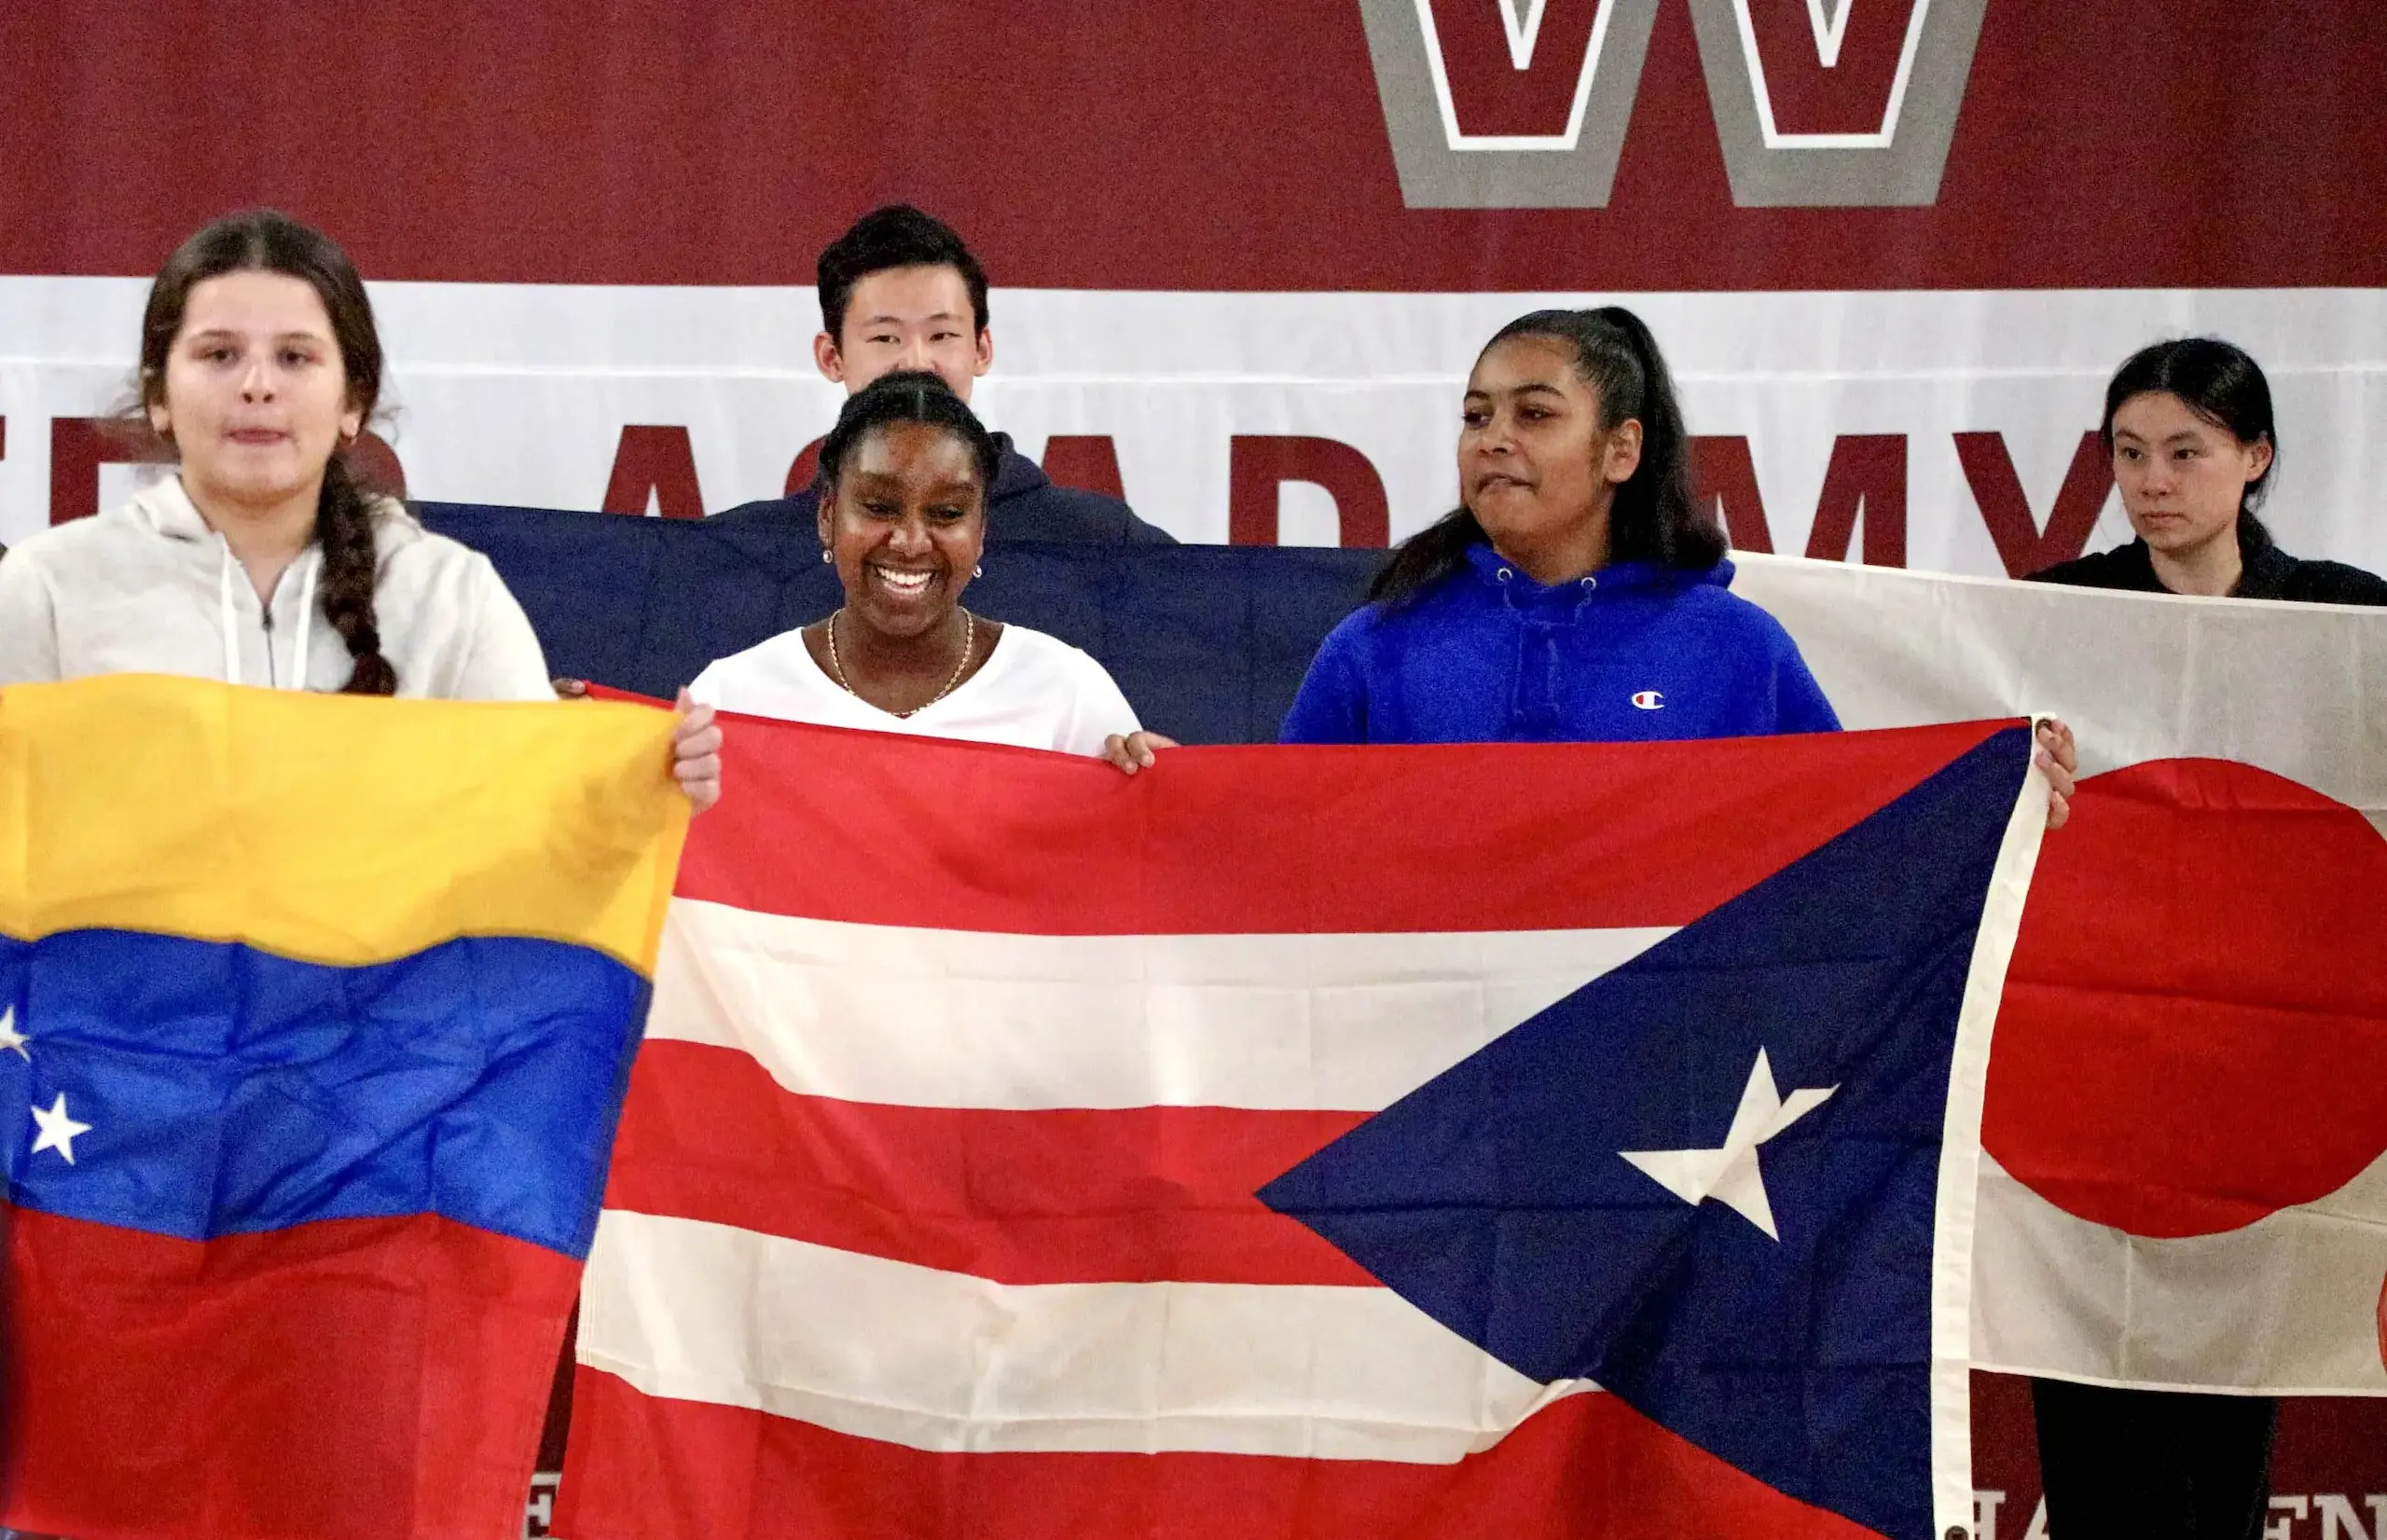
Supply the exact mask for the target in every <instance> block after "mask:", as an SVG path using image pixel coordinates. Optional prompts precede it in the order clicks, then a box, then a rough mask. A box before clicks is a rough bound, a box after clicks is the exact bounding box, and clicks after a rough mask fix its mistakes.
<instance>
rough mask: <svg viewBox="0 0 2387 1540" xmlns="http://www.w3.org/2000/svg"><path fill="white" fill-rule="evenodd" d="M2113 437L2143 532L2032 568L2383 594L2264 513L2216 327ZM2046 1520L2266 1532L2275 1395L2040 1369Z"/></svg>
mask: <svg viewBox="0 0 2387 1540" xmlns="http://www.w3.org/2000/svg"><path fill="white" fill-rule="evenodd" d="M2104 436H2105V447H2106V448H2107V450H2108V451H2109V452H2110V453H2111V454H2112V455H2113V461H2114V479H2115V481H2116V482H2118V484H2119V485H2120V487H2121V493H2122V508H2123V511H2124V512H2125V513H2127V514H2128V515H2129V516H2130V522H2131V528H2132V529H2135V530H2136V531H2137V532H2138V537H2139V538H2138V539H2136V540H2134V541H2132V542H2131V543H2129V544H2128V545H2125V546H2122V547H2121V548H2120V549H2118V550H2114V551H2106V552H2104V553H2102V554H2100V555H2097V556H2092V557H2081V558H2080V559H2079V560H2077V561H2067V562H2065V563H2063V565H2062V566H2059V567H2050V568H2049V569H2048V570H2047V571H2043V572H2038V573H2035V574H2034V576H2035V580H2037V581H2040V582H2046V583H2068V584H2077V585H2079V586H2082V587H2088V588H2129V589H2136V590H2139V591H2141V592H2146V593H2156V594H2162V593H2171V594H2204V595H2213V596H2228V597H2232V598H2272V599H2300V600H2303V601H2305V602H2308V603H2323V604H2381V605H2387V582H2382V581H2381V580H2380V579H2379V578H2377V577H2375V576H2373V575H2372V574H2370V573H2368V572H2366V571H2362V570H2361V569H2360V568H2356V567H2346V566H2342V565H2340V564H2339V563H2337V562H2334V561H2298V560H2297V558H2295V557H2291V556H2289V555H2287V553H2285V552H2284V551H2282V550H2281V549H2280V548H2279V547H2278V546H2277V545H2276V544H2274V543H2272V541H2271V537H2270V530H2269V529H2265V528H2264V527H2263V521H2262V520H2261V519H2259V518H2257V517H2256V516H2255V509H2256V506H2257V505H2258V504H2259V503H2260V502H2262V499H2263V494H2264V493H2265V492H2266V491H2267V490H2269V488H2270V480H2271V472H2272V469H2273V468H2274V466H2275V465H2276V463H2277V461H2278V458H2279V434H2278V430H2277V428H2276V426H2275V425H2274V424H2273V422H2272V420H2271V392H2270V384H2269V382H2268V381H2266V380H2265V379H2264V378H2263V371H2262V369H2261V368H2260V367H2259V366H2257V365H2256V363H2255V361H2254V360H2253V359H2251V358H2249V357H2247V356H2246V354H2245V353H2244V352H2242V351H2240V350H2239V349H2237V348H2234V347H2232V346H2230V345H2229V344H2228V343H2227V342H2222V341H2217V340H2215V339H2214V338H2211V337H2190V338H2188V339H2187V340H2184V341H2179V342H2162V343H2158V344H2157V345H2155V346H2154V347H2152V348H2147V349H2146V350H2144V351H2141V352H2139V353H2137V354H2136V355H2134V356H2133V357H2132V359H2131V360H2130V362H2129V363H2127V364H2123V365H2122V366H2121V370H2120V372H2119V373H2118V374H2116V375H2115V376H2114V379H2113V383H2112V384H2110V385H2108V386H2107V387H2106V388H2105V426H2104ZM2031 1404H2032V1409H2033V1411H2034V1413H2035V1417H2036V1421H2037V1423H2038V1436H2039V1474H2040V1478H2041V1479H2042V1481H2043V1483H2044V1484H2045V1487H2046V1491H2047V1504H2048V1532H2049V1534H2051V1535H2055V1536H2061V1537H2066V1540H2078V1537H2082V1536H2087V1537H2091V1540H2107V1537H2127V1540H2259V1536H2260V1535H2261V1534H2262V1533H2263V1526H2264V1522H2265V1519H2266V1517H2267V1515H2268V1512H2269V1508H2270V1457H2271V1436H2272V1433H2273V1431H2274V1430H2275V1429H2276V1427H2277V1425H2278V1420H2279V1403H2278V1402H2277V1401H2276V1400H2274V1399H2272V1398H2271V1397H2270V1396H2206V1395H2194V1394H2189V1393H2186V1392H2179V1391H2150V1390H2116V1389H2110V1388H2107V1387H2104V1386H2099V1385H2077V1384H2071V1383H2068V1382H2063V1381H2057V1380H2035V1381H2033V1382H2031Z"/></svg>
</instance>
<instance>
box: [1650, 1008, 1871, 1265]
mask: <svg viewBox="0 0 2387 1540" xmlns="http://www.w3.org/2000/svg"><path fill="white" fill-rule="evenodd" d="M1839 1089H1840V1087H1838V1086H1836V1085H1833V1086H1826V1087H1825V1088H1824V1089H1822V1090H1820V1091H1793V1092H1792V1093H1790V1099H1789V1100H1788V1101H1784V1100H1783V1099H1782V1094H1781V1093H1780V1092H1777V1091H1776V1090H1774V1089H1773V1066H1772V1065H1770V1064H1768V1063H1767V1062H1766V1058H1765V1050H1764V1049H1762V1048H1760V1049H1759V1050H1758V1051H1757V1064H1756V1065H1755V1066H1754V1067H1752V1068H1751V1069H1750V1070H1749V1083H1748V1085H1747V1087H1746V1088H1745V1089H1744V1090H1743V1091H1742V1092H1741V1105H1740V1108H1739V1110H1737V1111H1735V1112H1734V1113H1733V1114H1732V1129H1731V1131H1730V1132H1728V1133H1727V1134H1725V1135H1724V1146H1723V1148H1720V1149H1627V1150H1622V1151H1620V1153H1621V1154H1622V1155H1623V1157H1624V1158H1625V1159H1626V1160H1628V1161H1630V1162H1633V1163H1634V1165H1635V1166H1636V1167H1637V1168H1639V1169H1640V1170H1641V1171H1642V1172H1643V1173H1645V1174H1646V1175H1648V1176H1649V1179H1650V1180H1652V1181H1654V1182H1656V1183H1657V1184H1658V1185H1659V1186H1660V1187H1663V1188H1664V1189H1666V1190H1667V1191H1668V1192H1671V1193H1673V1194H1674V1195H1675V1196H1676V1197H1677V1198H1680V1199H1681V1200H1682V1201H1683V1202H1685V1203H1693V1204H1696V1203H1704V1202H1705V1201H1706V1200H1707V1199H1709V1198H1713V1199H1715V1200H1716V1201H1717V1202H1718V1203H1725V1204H1729V1205H1730V1206H1731V1207H1732V1209H1733V1210H1734V1211H1735V1212H1737V1213H1738V1214H1739V1215H1740V1216H1741V1217H1743V1218H1745V1219H1746V1220H1747V1221H1748V1222H1749V1223H1751V1224H1753V1225H1755V1226H1757V1228H1758V1229H1759V1230H1761V1231H1765V1233H1766V1234H1767V1236H1768V1237H1770V1238H1771V1239H1773V1240H1775V1241H1779V1240H1781V1239H1782V1232H1781V1231H1779V1230H1777V1229H1775V1228H1774V1224H1773V1203H1770V1202H1768V1201H1767V1199H1766V1196H1765V1174H1764V1173H1763V1172H1762V1171H1760V1170H1759V1169H1758V1163H1757V1151H1758V1147H1759V1145H1761V1144H1763V1143H1765V1142H1766V1141H1767V1140H1768V1139H1771V1138H1773V1136H1774V1135H1775V1134H1779V1133H1781V1132H1782V1131H1783V1130H1784V1129H1786V1128H1788V1127H1789V1126H1790V1125H1791V1124H1792V1123H1795V1122H1797V1121H1799V1120H1800V1119H1801V1118H1803V1117H1805V1116H1806V1115H1807V1114H1808V1113H1810V1112H1813V1111H1814V1109H1815V1108H1817V1107H1821V1106H1823V1105H1824V1103H1825V1102H1827V1101H1828V1100H1829V1099H1830V1098H1831V1093H1833V1092H1835V1091H1838V1090H1839Z"/></svg>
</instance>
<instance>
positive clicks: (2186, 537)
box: [2032, 337, 2387, 604]
mask: <svg viewBox="0 0 2387 1540" xmlns="http://www.w3.org/2000/svg"><path fill="white" fill-rule="evenodd" d="M2104 433H2105V448H2106V451H2107V452H2108V453H2109V454H2111V455H2112V456H2113V460H2114V480H2115V481H2116V482H2117V483H2118V484H2119V485H2120V487H2121V492H2122V511H2123V512H2124V513H2126V514H2128V515H2129V516H2130V525H2131V528H2132V529H2135V530H2136V531H2138V538H2137V539H2136V540H2134V541H2132V542H2131V543H2129V544H2128V545H2124V546H2122V547H2120V548H2119V549H2118V550H2112V551H2105V552H2103V553H2100V554H2099V555H2097V556H2093V557H2081V558H2080V559H2079V560H2077V561H2067V562H2063V563H2062V564H2061V565H2059V566H2055V567H2050V568H2048V569H2047V570H2046V571H2040V572H2035V573H2033V574H2032V578H2033V581H2035V582H2039V583H2068V584H2076V585H2077V586H2079V587H2083V588H2131V589H2136V590H2138V591H2139V592H2142V593H2149V594H2164V593H2171V594H2206V595H2212V596H2215V597H2225V596H2226V597H2228V598H2280V599H2296V600H2300V601H2302V602H2304V603H2307V604H2387V580H2382V579H2380V578H2378V577H2375V576H2373V575H2372V574H2371V573H2368V572H2366V571H2363V570H2362V569H2361V568H2359V567H2348V566H2345V565H2343V564H2341V563H2339V562H2335V561H2298V560H2297V558H2296V557H2291V556H2289V555H2288V554H2287V553H2286V552H2284V551H2283V550H2281V549H2280V548H2279V547H2278V546H2277V545H2276V544H2274V543H2272V542H2271V534H2270V530H2269V529H2266V528H2264V526H2263V521H2262V520H2261V519H2259V518H2257V517H2256V516H2255V510H2256V508H2257V507H2259V506H2261V504H2262V501H2263V496H2264V494H2265V493H2267V492H2268V491H2270V484H2271V472H2272V470H2273V468H2274V467H2275V466H2276V464H2277V462H2278V459H2279V434H2278V430H2277V429H2276V428H2275V427H2274V426H2273V424H2272V421H2271V388H2270V381H2268V380H2266V379H2265V378H2263V371H2262V368H2261V366H2260V365H2259V364H2256V362H2255V361H2254V360H2253V359H2251V358H2249V357H2247V356H2246V354H2245V353H2244V352H2243V351H2241V350H2239V349H2237V348H2235V347H2232V346H2231V345H2230V344H2228V343H2227V342H2223V341H2220V340H2219V339H2217V338H2215V337H2187V338H2185V339H2183V340H2181V341H2178V342H2159V343H2157V344H2156V345H2155V346H2153V347H2151V348H2146V349H2142V350H2141V351H2139V352H2137V353H2136V354H2134V355H2132V358H2131V360H2130V362H2129V363H2127V364H2123V365H2122V366H2121V370H2120V372H2119V373H2118V374H2116V375H2115V376H2114V379H2113V383H2112V384H2110V385H2108V386H2106V387H2105V428H2104Z"/></svg>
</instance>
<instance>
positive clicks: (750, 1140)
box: [605, 1041, 1376, 1287]
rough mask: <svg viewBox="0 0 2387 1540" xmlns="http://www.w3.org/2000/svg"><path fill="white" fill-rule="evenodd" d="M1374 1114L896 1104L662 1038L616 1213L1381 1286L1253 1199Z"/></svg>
mask: <svg viewBox="0 0 2387 1540" xmlns="http://www.w3.org/2000/svg"><path fill="white" fill-rule="evenodd" d="M1367 1117H1368V1114H1366V1113H1364V1112H1280V1111H1279V1112H1259V1111H1248V1110H1243V1109H1239V1108H1232V1107H1131V1108H1125V1109H1111V1110H1101V1111H1087V1110H1074V1109H1073V1110H1062V1111H1036V1112H1013V1111H1001V1112H999V1111H987V1110H980V1109H975V1108H965V1109H955V1108H949V1107H884V1106H877V1105H871V1104H864V1103H859V1102H841V1101H834V1100H831V1099H829V1098H827V1097H821V1096H800V1095H796V1094H794V1093H791V1092H789V1091H786V1090H784V1089H783V1088H781V1087H780V1085H779V1083H778V1082H777V1081H775V1080H773V1079H771V1078H770V1075H769V1073H768V1072H767V1071H766V1070H765V1069H764V1068H763V1066H761V1065H760V1064H758V1063H756V1062H755V1061H754V1059H753V1058H752V1056H751V1055H748V1054H745V1053H741V1052H738V1051H736V1050H734V1049H726V1048H716V1047H712V1046H710V1045H707V1044H701V1043H683V1042H668V1041H661V1042H650V1043H648V1044H647V1045H646V1046H645V1047H644V1048H643V1049H642V1050H641V1051H640V1053H639V1058H638V1063H637V1066H635V1067H634V1068H633V1069H632V1070H631V1073H630V1091H629V1099H628V1104H627V1105H626V1106H625V1107H624V1108H623V1113H622V1126H621V1133H620V1134H619V1136H618V1137H617V1138H616V1139H615V1141H614V1171H613V1177H612V1182H611V1186H610V1187H609V1188H608V1189H607V1191H606V1195H605V1205H606V1206H607V1207H608V1208H625V1209H631V1210H634V1211H636V1212H638V1213H642V1214H661V1215H669V1216H673V1217H680V1218H688V1219H703V1220H708V1221H710V1222H712V1223H715V1224H723V1225H733V1226H736V1227H737V1228H738V1229H740V1230H751V1231H760V1232H762V1233H765V1234H769V1235H780V1236H785V1237H787V1238H789V1239H791V1240H797V1241H809V1242H812V1243H814V1244H820V1245H827V1246H835V1247H838V1248H839V1249H841V1250H846V1251H858V1252H862V1253H865V1254H867V1255H870V1256H873V1257H885V1258H892V1259H893V1260H896V1261H902V1262H910V1263H914V1264H916V1265H918V1266H920V1267H931V1268H938V1269H942V1270H944V1271H945V1272H968V1273H974V1274H976V1275H977V1276H979V1277H981V1278H991V1279H993V1280H995V1281H996V1282H998V1283H1004V1284H1065V1283H1158V1282H1179V1283H1214V1284H1326V1285H1350V1286H1370V1287H1373V1286H1375V1285H1376V1280H1375V1279H1374V1278H1373V1277H1372V1276H1371V1275H1370V1274H1369V1273H1367V1272H1365V1271H1363V1270H1362V1269H1361V1268H1360V1267H1359V1264H1358V1263H1356V1262H1354V1261H1352V1260H1351V1259H1350V1258H1347V1257H1345V1256H1344V1255H1343V1253H1342V1252H1340V1251H1338V1250H1336V1249H1335V1248H1334V1247H1333V1246H1332V1245H1331V1244H1328V1243H1327V1242H1326V1241H1325V1240H1324V1239H1322V1238H1321V1237H1319V1236H1318V1234H1317V1232H1316V1231H1312V1230H1310V1229H1309V1228H1308V1227H1307V1226H1305V1225H1303V1224H1301V1223H1300V1222H1298V1221H1297V1220H1293V1219H1289V1218H1287V1217H1284V1216H1283V1215H1281V1214H1278V1213H1276V1211H1274V1210H1273V1209H1270V1208H1269V1207H1267V1206H1266V1205H1265V1204H1263V1203H1261V1202H1260V1201H1259V1199H1257V1198H1255V1197H1254V1196H1252V1194H1253V1192H1254V1191H1255V1190H1256V1189H1259V1188H1260V1187H1262V1185H1264V1184H1265V1183H1267V1182H1268V1181H1269V1180H1270V1179H1271V1178H1273V1177H1276V1176H1280V1175H1282V1174H1283V1173H1284V1172H1286V1171H1287V1170H1290V1168H1291V1167H1293V1166H1294V1165H1296V1164H1298V1163H1300V1162H1302V1161H1303V1160H1304V1159H1306V1158H1307V1157H1309V1156H1310V1155H1312V1154H1314V1153H1316V1152H1317V1151H1318V1150H1319V1149H1321V1148H1324V1147H1325V1146H1326V1145H1328V1144H1330V1143H1331V1142H1332V1141H1333V1140H1335V1139H1337V1138H1339V1137H1341V1136H1342V1135H1343V1134H1345V1133H1348V1132H1349V1131H1350V1130H1351V1129H1352V1128H1354V1127H1356V1126H1357V1125H1358V1124H1359V1123H1360V1122H1362V1121H1366V1119H1367Z"/></svg>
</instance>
